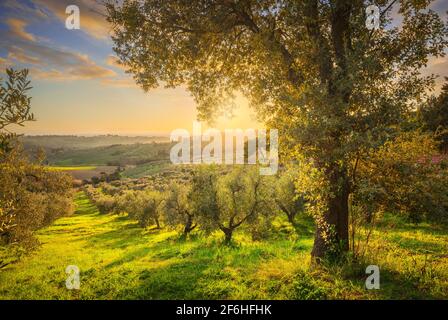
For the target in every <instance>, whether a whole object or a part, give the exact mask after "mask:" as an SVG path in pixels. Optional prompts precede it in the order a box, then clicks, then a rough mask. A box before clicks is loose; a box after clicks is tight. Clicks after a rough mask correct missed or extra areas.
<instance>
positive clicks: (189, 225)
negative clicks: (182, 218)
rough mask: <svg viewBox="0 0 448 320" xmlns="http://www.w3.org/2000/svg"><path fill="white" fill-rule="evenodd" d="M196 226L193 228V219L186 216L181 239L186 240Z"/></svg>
mask: <svg viewBox="0 0 448 320" xmlns="http://www.w3.org/2000/svg"><path fill="white" fill-rule="evenodd" d="M195 227H196V226H193V217H192V216H190V215H188V217H187V222H186V223H185V227H184V232H183V235H182V236H183V237H184V238H185V239H186V238H187V236H188V234H189V233H190V232H191V231H192V230H193V229H194V228H195Z"/></svg>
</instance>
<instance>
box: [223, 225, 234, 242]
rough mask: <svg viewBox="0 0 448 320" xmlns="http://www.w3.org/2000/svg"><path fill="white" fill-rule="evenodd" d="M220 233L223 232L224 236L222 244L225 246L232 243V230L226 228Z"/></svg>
mask: <svg viewBox="0 0 448 320" xmlns="http://www.w3.org/2000/svg"><path fill="white" fill-rule="evenodd" d="M222 231H223V232H224V235H225V238H224V243H225V244H226V245H228V244H230V242H231V241H232V234H233V229H230V228H226V229H224V230H222Z"/></svg>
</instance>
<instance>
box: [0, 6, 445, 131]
mask: <svg viewBox="0 0 448 320" xmlns="http://www.w3.org/2000/svg"><path fill="white" fill-rule="evenodd" d="M70 4H75V5H77V6H78V7H79V8H80V23H81V27H80V29H79V30H68V29H67V28H66V27H65V20H66V18H67V17H68V14H66V7H67V6H68V5H70ZM431 7H432V8H433V9H434V10H436V11H437V12H438V13H439V14H441V15H442V16H443V17H444V20H445V21H446V18H447V14H446V12H447V11H448V1H447V0H436V1H434V3H433V4H432V5H431ZM102 11H103V10H102V8H101V6H100V5H99V4H98V2H97V1H95V0H19V1H16V0H0V70H2V71H3V70H4V69H5V68H6V67H15V68H22V67H26V68H28V69H29V70H30V78H31V80H32V86H33V89H32V90H31V92H30V95H31V96H32V111H33V112H34V114H35V117H36V120H37V121H34V122H30V123H27V124H26V126H25V127H23V128H14V129H15V131H16V132H18V133H24V134H30V135H31V134H77V135H93V134H122V135H153V134H169V133H170V132H171V131H172V130H174V129H178V128H185V129H187V130H190V131H191V128H192V123H193V121H194V120H195V119H196V107H195V103H194V101H193V99H192V97H191V96H190V94H189V93H188V92H187V91H186V90H185V89H184V88H176V89H165V88H157V89H154V90H151V91H150V92H148V93H144V92H143V90H142V89H140V88H139V87H137V86H136V85H135V83H134V81H133V79H132V76H131V75H128V74H126V73H125V72H124V69H123V67H122V66H120V65H119V64H118V63H117V58H116V56H114V53H113V50H112V46H113V43H112V40H111V39H110V29H109V26H108V24H107V22H106V21H105V19H104V17H103V16H102V15H101V14H100V12H102ZM423 72H424V73H428V74H429V73H436V74H439V75H440V78H439V80H438V88H439V87H440V84H441V82H442V79H443V76H448V58H447V57H444V58H438V59H430V61H429V64H428V67H427V68H426V70H424V71H423ZM236 104H237V106H238V109H237V110H235V112H234V114H235V116H234V117H233V118H227V117H221V118H220V119H218V120H217V121H216V124H215V127H217V128H219V129H224V128H229V129H230V128H242V129H246V128H259V127H260V124H259V123H257V122H256V120H255V115H254V114H253V111H252V110H250V109H249V107H248V103H247V101H246V100H245V99H244V97H242V96H238V97H237V100H236Z"/></svg>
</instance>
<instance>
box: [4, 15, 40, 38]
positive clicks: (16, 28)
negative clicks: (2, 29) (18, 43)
mask: <svg viewBox="0 0 448 320" xmlns="http://www.w3.org/2000/svg"><path fill="white" fill-rule="evenodd" d="M6 23H7V24H8V26H9V29H10V31H11V34H13V35H14V36H17V37H19V38H20V39H23V40H28V41H36V38H35V37H34V35H32V34H31V33H29V32H27V31H26V30H25V27H26V26H27V22H25V21H23V20H21V19H16V18H9V19H7V20H6Z"/></svg>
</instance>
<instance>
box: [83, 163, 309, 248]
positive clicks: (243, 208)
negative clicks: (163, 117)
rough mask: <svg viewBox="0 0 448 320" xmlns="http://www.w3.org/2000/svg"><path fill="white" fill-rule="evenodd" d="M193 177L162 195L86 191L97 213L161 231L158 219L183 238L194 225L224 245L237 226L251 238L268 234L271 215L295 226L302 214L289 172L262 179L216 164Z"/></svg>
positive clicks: (247, 168) (250, 169)
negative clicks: (281, 215)
mask: <svg viewBox="0 0 448 320" xmlns="http://www.w3.org/2000/svg"><path fill="white" fill-rule="evenodd" d="M192 174H193V177H192V180H191V184H186V183H172V184H171V185H169V186H168V187H167V188H166V190H164V191H156V190H152V189H146V190H125V191H122V192H120V193H117V194H115V195H113V196H112V195H109V194H105V193H104V189H103V191H100V190H99V189H98V188H94V187H92V186H86V187H85V191H86V193H87V195H88V196H89V198H90V199H91V200H92V201H93V202H94V203H95V204H96V205H97V207H98V209H99V211H100V212H101V213H108V212H113V213H118V214H119V213H124V212H125V213H127V214H128V216H129V217H130V218H132V219H136V220H138V221H139V224H140V226H141V227H148V226H150V225H155V226H156V227H157V228H160V227H161V222H162V221H163V223H164V224H165V226H167V227H168V228H171V229H179V230H181V232H182V236H183V237H185V238H186V237H187V236H188V234H189V233H190V232H192V231H193V230H194V229H195V228H197V227H198V226H200V229H201V230H202V231H203V232H205V233H206V234H210V233H212V232H214V231H217V230H220V231H222V233H223V234H224V238H225V243H230V242H231V240H232V236H233V234H234V231H235V230H236V229H237V228H239V227H240V226H243V225H244V226H246V227H247V229H249V230H250V231H251V232H252V234H253V236H254V238H256V235H257V234H259V233H260V232H261V231H262V230H269V225H270V223H271V221H272V218H273V216H274V215H275V214H277V213H281V212H283V213H285V214H286V217H287V218H288V221H289V222H291V223H292V224H294V223H295V220H294V219H295V217H296V216H297V214H298V213H300V212H303V211H304V205H303V203H304V202H303V197H301V196H300V195H298V194H297V193H296V191H295V190H296V189H295V186H294V180H293V175H292V174H291V173H290V172H288V171H285V172H284V173H283V174H282V175H281V178H280V179H276V178H273V177H268V176H262V175H260V174H259V171H258V168H257V167H252V166H237V167H235V168H234V169H233V170H231V171H230V172H228V173H225V174H223V170H222V169H221V168H220V167H218V166H202V167H199V168H198V169H197V170H195V171H194V172H193V173H192Z"/></svg>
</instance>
